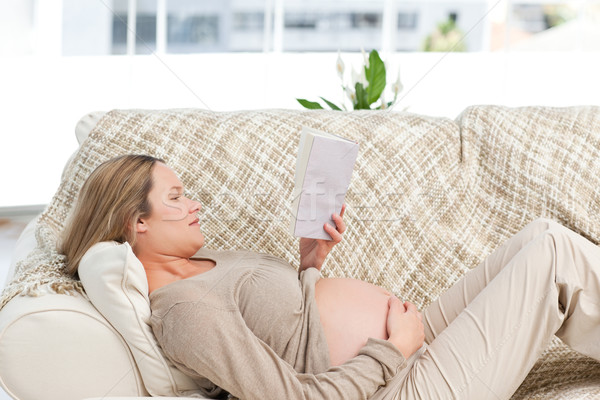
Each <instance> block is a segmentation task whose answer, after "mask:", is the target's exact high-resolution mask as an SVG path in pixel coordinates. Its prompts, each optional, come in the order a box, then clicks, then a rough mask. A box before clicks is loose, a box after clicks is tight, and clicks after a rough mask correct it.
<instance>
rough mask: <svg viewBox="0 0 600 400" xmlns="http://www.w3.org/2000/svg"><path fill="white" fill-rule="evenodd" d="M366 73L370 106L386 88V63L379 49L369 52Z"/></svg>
mask: <svg viewBox="0 0 600 400" xmlns="http://www.w3.org/2000/svg"><path fill="white" fill-rule="evenodd" d="M365 75H366V77H367V82H369V86H367V94H368V97H367V103H368V105H369V106H370V105H371V104H373V103H375V102H376V101H377V100H378V99H379V96H381V93H382V92H383V89H385V83H386V81H385V64H384V63H383V61H381V58H380V57H379V53H377V50H372V51H371V53H370V54H369V67H368V68H367V67H366V66H365Z"/></svg>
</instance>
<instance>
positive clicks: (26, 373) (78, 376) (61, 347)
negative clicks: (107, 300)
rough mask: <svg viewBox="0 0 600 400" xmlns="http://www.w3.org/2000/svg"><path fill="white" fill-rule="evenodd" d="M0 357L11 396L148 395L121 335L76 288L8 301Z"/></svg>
mask: <svg viewBox="0 0 600 400" xmlns="http://www.w3.org/2000/svg"><path fill="white" fill-rule="evenodd" d="M90 344H93V345H92V346H90ZM25 349H26V350H25ZM0 360H2V362H0V386H2V387H3V388H4V390H5V391H6V392H7V393H8V394H9V395H11V396H12V397H13V398H14V399H24V400H25V399H46V400H59V399H60V400H67V399H72V400H75V399H81V398H85V397H90V396H111V395H112V396H115V395H116V396H147V395H148V392H147V391H146V390H145V388H144V386H143V383H142V380H141V376H140V374H139V371H138V368H137V365H136V363H135V361H134V359H133V356H132V354H131V352H130V351H129V348H128V346H127V344H126V343H125V341H124V340H123V338H122V337H121V336H120V335H119V334H118V333H117V332H116V331H115V330H114V328H113V327H112V326H111V325H110V324H109V323H108V322H107V321H106V320H105V319H104V318H103V317H102V316H101V315H100V313H99V312H98V311H97V310H96V309H95V308H94V306H92V304H91V303H90V302H89V301H88V300H87V299H85V298H84V297H83V296H81V295H79V294H77V295H73V296H67V295H60V294H51V293H48V294H45V295H43V296H40V297H29V296H17V297H15V298H13V299H12V300H11V301H9V302H8V303H7V304H6V306H5V307H4V308H3V309H2V310H1V311H0Z"/></svg>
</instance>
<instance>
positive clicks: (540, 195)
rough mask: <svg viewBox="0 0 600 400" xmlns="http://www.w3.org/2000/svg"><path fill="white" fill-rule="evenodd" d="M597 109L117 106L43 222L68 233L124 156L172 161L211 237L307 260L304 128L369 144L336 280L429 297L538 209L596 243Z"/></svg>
mask: <svg viewBox="0 0 600 400" xmlns="http://www.w3.org/2000/svg"><path fill="white" fill-rule="evenodd" d="M599 120H600V114H599V113H598V107H572V108H565V109H553V108H543V107H525V108H506V107H499V106H475V107H470V108H468V109H467V110H465V111H464V112H463V113H462V114H461V115H460V116H459V117H458V118H457V119H456V120H452V119H448V118H435V117H425V116H420V115H415V114H410V113H393V112H389V111H356V112H351V113H342V112H334V111H325V110H319V111H314V110H310V111H293V110H258V111H238V112H220V113H215V112H209V111H204V110H166V111H144V110H129V111H118V110H117V111H112V112H109V113H107V114H106V115H104V116H103V117H102V119H100V121H99V122H98V123H97V124H96V126H95V127H94V129H93V130H92V131H91V133H90V136H89V138H88V139H87V140H86V141H84V143H83V144H82V146H81V148H80V150H79V152H78V153H77V154H76V155H75V157H74V158H73V161H72V163H71V165H70V166H69V168H68V169H67V170H66V171H65V179H64V180H63V182H62V183H61V186H60V187H59V189H58V191H57V193H56V195H55V197H54V198H53V200H52V202H51V204H50V205H49V208H48V209H47V210H46V212H45V217H44V216H42V218H43V220H44V221H45V222H46V223H48V224H49V225H51V226H52V227H54V228H55V229H56V230H60V228H61V227H62V224H63V223H64V217H65V216H66V214H67V213H68V211H69V209H70V207H71V206H72V203H73V199H74V198H75V196H76V194H77V192H78V190H79V188H80V187H81V185H82V183H83V181H84V179H85V177H87V175H89V173H90V172H91V171H92V170H93V169H94V168H95V167H96V166H97V165H98V164H100V163H101V162H102V161H105V160H107V159H109V158H111V157H114V156H117V155H120V154H125V153H148V154H151V155H154V156H157V157H161V158H163V159H165V160H166V161H167V163H168V164H169V165H171V166H172V168H173V169H174V170H175V171H176V172H177V173H178V175H179V177H180V178H181V179H182V181H183V182H184V184H185V185H186V187H187V189H188V191H189V192H190V193H192V194H193V195H194V196H195V197H196V198H197V199H198V200H199V201H200V202H201V203H202V204H203V210H202V212H201V218H202V219H201V225H202V229H203V231H204V233H205V236H206V246H207V247H209V248H215V249H227V248H234V249H235V248H246V249H251V250H260V251H267V252H271V253H273V254H275V255H277V256H281V257H283V258H285V259H287V260H289V261H290V262H291V263H292V264H293V265H297V264H298V252H297V238H294V237H291V236H290V235H289V234H288V233H287V225H288V221H289V206H290V204H291V195H292V187H293V174H294V167H295V159H296V153H297V146H298V139H299V131H300V128H301V126H302V125H306V126H309V127H313V128H317V129H321V130H325V131H329V132H332V133H335V134H339V135H342V136H345V137H348V138H350V139H353V140H356V141H358V142H359V145H360V150H359V155H358V159H357V163H356V167H355V171H354V174H353V177H352V182H351V186H350V189H349V191H348V194H347V197H346V204H347V206H348V209H347V213H346V215H345V221H346V223H347V225H348V230H347V231H346V233H345V237H344V240H343V241H342V243H341V244H340V245H339V246H337V247H336V249H335V250H334V252H333V254H332V255H331V257H330V259H329V260H328V261H327V264H326V266H325V268H324V275H326V276H350V277H356V278H361V279H364V280H367V281H370V282H373V283H376V284H379V285H381V286H385V287H387V288H388V289H389V290H392V291H393V292H395V293H397V294H402V296H403V297H404V298H407V299H409V300H411V301H413V302H415V303H417V304H418V305H420V306H425V305H426V304H428V303H429V302H430V301H432V300H433V299H434V298H435V297H437V295H438V294H439V293H440V292H441V291H442V290H444V289H445V288H446V287H448V286H450V285H451V284H452V283H453V282H454V281H455V280H457V279H458V278H459V277H460V276H461V275H462V274H463V273H464V272H465V271H466V270H468V269H469V268H472V267H474V266H475V265H476V264H477V263H478V262H479V261H480V260H481V259H482V258H483V257H484V256H485V255H487V254H488V253H490V252H491V251H492V250H493V249H494V248H495V247H496V246H497V245H498V244H499V243H500V242H501V241H502V240H504V239H505V238H507V237H508V236H510V235H511V234H513V233H514V232H516V231H518V230H519V229H520V228H522V227H523V226H524V225H525V224H526V223H528V222H529V221H531V220H533V219H534V218H536V217H538V216H546V217H550V218H554V219H557V220H559V221H561V222H562V223H564V224H565V225H567V226H569V227H571V228H572V229H574V230H576V231H579V232H580V233H582V234H584V236H586V237H588V238H590V239H592V240H595V241H598V239H599V238H600V232H599V225H600V224H598V223H596V222H595V221H594V219H593V216H594V215H596V213H597V211H599V210H598V209H599V208H600V202H599V201H598V189H597V188H598V187H599V185H598V183H600V182H599V181H598V178H597V177H598V176H599V173H600V165H599V164H598V163H597V162H596V161H595V160H597V159H598V155H599V154H598V153H599V151H600V146H599V145H598V140H600V129H599V128H598V125H599Z"/></svg>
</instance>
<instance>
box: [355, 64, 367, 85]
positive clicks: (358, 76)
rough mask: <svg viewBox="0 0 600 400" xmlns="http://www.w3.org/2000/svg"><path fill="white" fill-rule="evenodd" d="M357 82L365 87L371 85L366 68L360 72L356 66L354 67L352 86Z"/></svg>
mask: <svg viewBox="0 0 600 400" xmlns="http://www.w3.org/2000/svg"><path fill="white" fill-rule="evenodd" d="M357 83H361V84H362V85H363V88H366V87H367V86H368V85H369V83H368V82H367V76H366V75H365V69H364V68H361V69H360V70H359V72H356V70H355V69H354V67H352V86H353V87H354V85H356V84H357Z"/></svg>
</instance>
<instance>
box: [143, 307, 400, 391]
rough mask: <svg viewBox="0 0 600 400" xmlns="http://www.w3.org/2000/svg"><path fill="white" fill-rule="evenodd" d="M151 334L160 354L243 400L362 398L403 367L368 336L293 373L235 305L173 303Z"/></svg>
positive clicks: (394, 353) (384, 344)
mask: <svg viewBox="0 0 600 400" xmlns="http://www.w3.org/2000/svg"><path fill="white" fill-rule="evenodd" d="M154 328H155V334H156V336H157V339H158V342H159V343H160V345H161V347H162V348H163V351H164V353H165V355H166V356H167V357H168V358H169V359H171V361H173V362H174V363H175V365H183V366H185V367H186V368H189V369H191V370H193V371H195V373H197V374H198V375H200V376H202V377H204V378H206V379H208V380H210V381H211V382H212V383H214V384H215V385H217V386H219V387H221V388H223V389H224V390H226V391H228V392H229V393H231V394H232V395H234V396H236V397H239V398H241V399H245V400H252V399H264V400H269V399H273V400H280V399H311V400H319V399H329V400H333V399H344V400H352V399H364V398H368V397H370V396H372V395H373V394H374V393H375V391H376V390H377V388H378V387H379V386H382V385H385V384H386V382H387V381H389V380H390V379H392V378H393V377H394V376H395V375H396V373H397V372H398V371H399V370H400V369H402V368H404V367H405V366H406V362H405V359H404V357H403V356H402V353H401V352H400V351H399V350H398V349H397V348H396V347H395V346H394V345H393V344H392V343H391V342H389V341H386V340H380V339H369V341H368V342H367V344H366V346H364V347H363V348H362V349H361V351H360V352H359V354H358V356H356V357H355V358H353V359H351V360H350V361H348V362H347V363H345V364H343V365H341V366H338V367H332V368H330V369H329V370H327V371H326V372H323V373H320V374H316V375H313V374H305V373H298V372H296V371H295V370H294V369H293V368H292V366H291V365H290V364H288V363H287V362H285V361H284V360H282V359H281V358H280V357H279V356H278V355H277V354H276V353H275V352H274V351H273V350H272V349H271V348H270V347H269V346H268V345H267V344H266V343H264V342H263V341H261V340H260V339H258V338H257V337H256V336H255V335H254V334H253V333H252V332H251V331H250V329H249V328H248V327H247V326H246V324H245V322H244V320H243V319H242V316H241V315H240V313H239V311H238V310H234V309H219V310H217V309H210V307H209V306H207V305H206V304H200V305H199V304H195V303H192V302H190V303H179V304H176V305H175V306H173V307H172V308H171V310H170V311H169V312H168V313H167V314H166V315H165V317H164V318H163V320H162V324H161V325H160V328H158V329H156V327H154Z"/></svg>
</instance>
